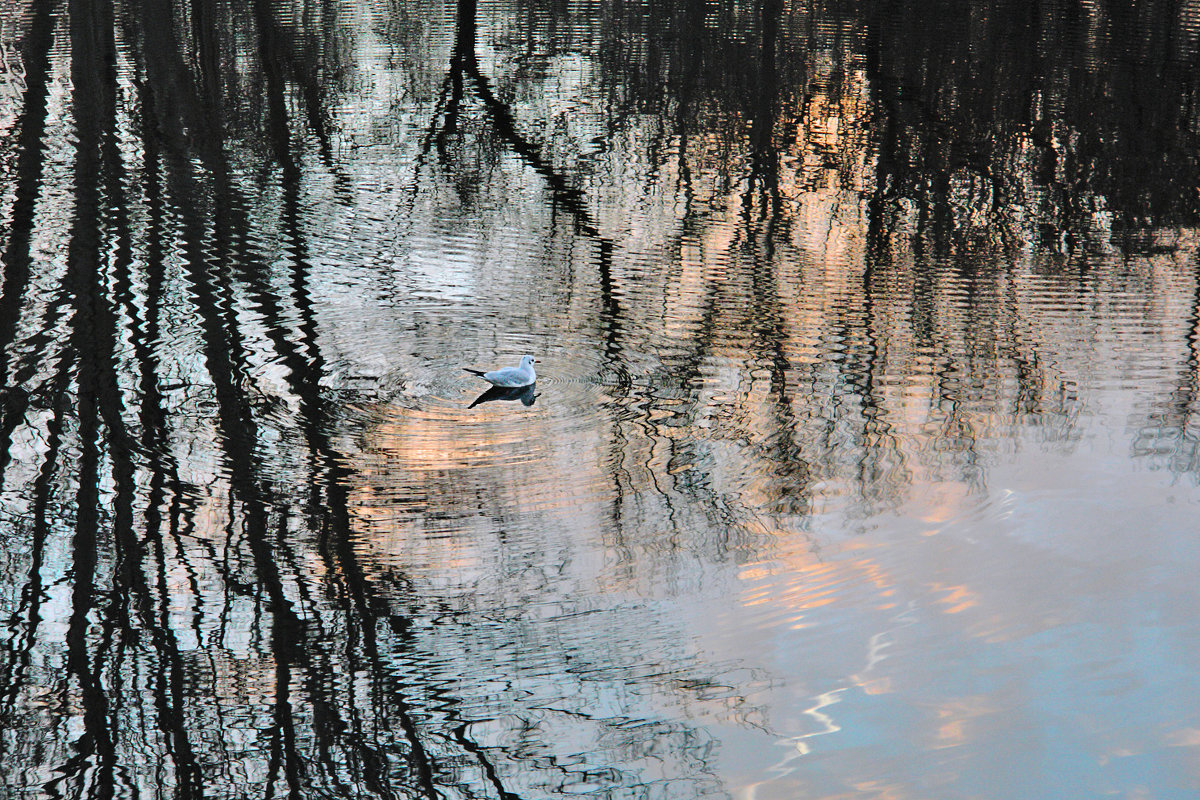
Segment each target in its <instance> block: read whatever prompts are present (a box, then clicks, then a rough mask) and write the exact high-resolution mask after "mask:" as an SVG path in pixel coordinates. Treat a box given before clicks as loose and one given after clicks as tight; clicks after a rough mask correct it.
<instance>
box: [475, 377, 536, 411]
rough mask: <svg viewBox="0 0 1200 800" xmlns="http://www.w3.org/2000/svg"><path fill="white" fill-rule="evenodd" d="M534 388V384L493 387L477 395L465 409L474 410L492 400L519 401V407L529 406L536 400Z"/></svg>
mask: <svg viewBox="0 0 1200 800" xmlns="http://www.w3.org/2000/svg"><path fill="white" fill-rule="evenodd" d="M536 386H537V384H536V383H531V384H529V385H528V386H493V387H492V388H490V389H488V390H487V391H486V392H484V393H483V394H481V395H479V397H476V398H475V400H474V401H473V402H472V403H471V405H469V406H467V408H474V407H475V406H477V405H480V404H481V403H490V402H492V401H493V400H520V401H521V405H525V406H531V405H533V401H534V400H537V398H538V396H537V395H536V394H534V392H533V390H534V388H535V387H536Z"/></svg>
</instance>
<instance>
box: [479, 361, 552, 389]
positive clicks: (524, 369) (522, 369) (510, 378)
mask: <svg viewBox="0 0 1200 800" xmlns="http://www.w3.org/2000/svg"><path fill="white" fill-rule="evenodd" d="M536 363H537V359H536V358H534V357H533V356H523V357H522V358H521V366H519V367H505V368H504V369H494V370H492V371H491V372H480V371H479V370H477V369H471V368H470V367H463V369H465V370H466V371H467V372H469V373H471V374H472V375H478V376H479V377H481V378H483V379H484V380H485V381H487V382H488V383H490V384H491V385H492V386H502V387H504V388H506V389H507V388H513V387H517V386H529V385H530V384H532V383H533V382H534V381H536V380H537V373H536V372H534V371H533V365H534V364H536Z"/></svg>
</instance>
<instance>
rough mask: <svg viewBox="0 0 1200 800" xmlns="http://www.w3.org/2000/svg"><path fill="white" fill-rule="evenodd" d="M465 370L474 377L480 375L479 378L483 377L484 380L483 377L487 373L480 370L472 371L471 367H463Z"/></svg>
mask: <svg viewBox="0 0 1200 800" xmlns="http://www.w3.org/2000/svg"><path fill="white" fill-rule="evenodd" d="M463 369H465V370H466V371H467V372H469V373H471V374H472V375H478V376H479V377H481V378H482V377H483V376H484V374H485V373H484V372H483V371H482V370H478V369H471V368H470V367H463Z"/></svg>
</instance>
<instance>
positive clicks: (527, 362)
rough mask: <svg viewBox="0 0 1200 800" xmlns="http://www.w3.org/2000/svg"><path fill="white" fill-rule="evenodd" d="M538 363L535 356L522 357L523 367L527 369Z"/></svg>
mask: <svg viewBox="0 0 1200 800" xmlns="http://www.w3.org/2000/svg"><path fill="white" fill-rule="evenodd" d="M536 363H537V359H536V358H534V357H533V356H522V357H521V369H525V368H526V367H532V366H533V365H534V364H536Z"/></svg>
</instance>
